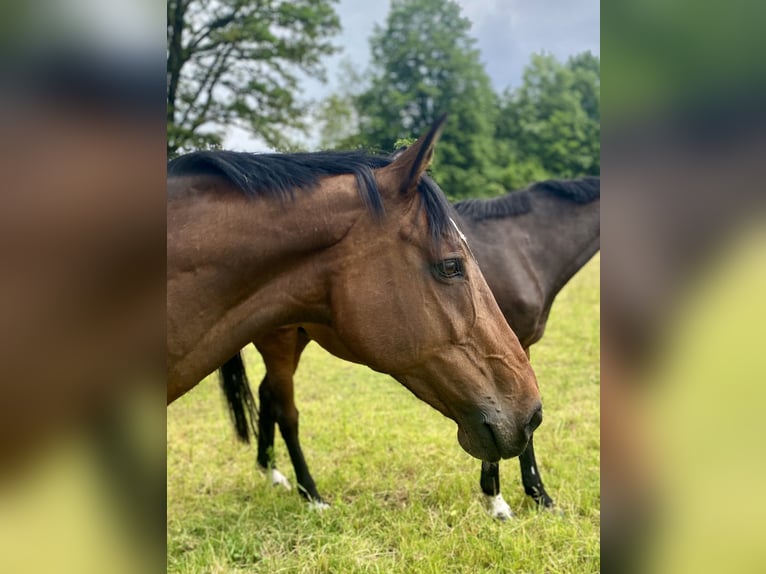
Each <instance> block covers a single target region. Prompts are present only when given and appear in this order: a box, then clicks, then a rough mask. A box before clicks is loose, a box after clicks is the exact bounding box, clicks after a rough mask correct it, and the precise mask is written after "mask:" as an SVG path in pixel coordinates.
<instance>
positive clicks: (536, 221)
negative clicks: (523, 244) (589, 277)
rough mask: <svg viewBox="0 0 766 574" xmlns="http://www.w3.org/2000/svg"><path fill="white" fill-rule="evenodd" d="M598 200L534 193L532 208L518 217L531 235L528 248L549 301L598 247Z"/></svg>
mask: <svg viewBox="0 0 766 574" xmlns="http://www.w3.org/2000/svg"><path fill="white" fill-rule="evenodd" d="M600 204H601V202H600V200H595V201H592V202H590V203H585V204H581V203H574V202H572V201H570V200H567V199H561V198H558V197H555V196H550V195H544V196H543V195H536V194H535V195H533V197H532V211H531V212H530V213H529V214H527V215H526V216H524V217H522V219H521V220H520V225H521V226H523V227H524V228H525V230H526V231H527V233H528V234H529V237H530V242H529V249H530V256H531V257H532V260H533V261H539V262H541V263H544V265H540V266H538V271H539V274H540V277H541V278H542V282H543V284H544V285H546V288H547V292H548V295H549V297H548V300H549V301H550V300H552V299H553V297H555V295H556V294H557V293H558V292H559V291H560V290H561V289H562V288H563V287H564V285H566V284H567V282H568V281H569V280H570V279H571V278H572V277H573V276H574V275H575V273H577V272H578V271H579V270H580V269H581V268H582V266H583V265H585V264H586V263H587V262H588V261H589V260H590V259H591V257H593V255H595V253H596V252H597V251H598V250H599V248H600V245H601V222H600Z"/></svg>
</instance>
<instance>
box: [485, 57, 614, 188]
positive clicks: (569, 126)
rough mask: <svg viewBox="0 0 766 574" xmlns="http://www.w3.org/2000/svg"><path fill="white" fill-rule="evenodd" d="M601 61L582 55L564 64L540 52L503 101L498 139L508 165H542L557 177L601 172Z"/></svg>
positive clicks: (542, 169)
mask: <svg viewBox="0 0 766 574" xmlns="http://www.w3.org/2000/svg"><path fill="white" fill-rule="evenodd" d="M599 66H600V64H599V60H598V58H597V57H596V56H593V55H592V54H590V53H589V52H588V53H583V54H579V55H577V56H574V57H572V58H570V59H569V61H568V62H567V63H566V64H561V63H559V62H558V61H557V60H556V58H554V57H553V56H551V55H544V54H535V55H533V56H532V59H531V62H530V64H529V66H527V68H526V69H525V71H524V80H523V83H522V85H521V86H520V87H519V88H518V89H516V90H513V91H508V90H507V91H506V92H505V93H504V94H503V96H502V98H501V102H500V118H499V121H498V124H497V131H496V138H497V140H498V141H499V142H503V143H502V145H503V146H504V148H505V150H506V151H505V153H506V154H507V156H508V160H507V162H506V163H507V164H508V165H511V164H513V163H516V164H520V165H526V166H529V165H530V163H531V164H537V165H538V167H539V168H540V169H541V171H542V172H544V173H545V174H547V175H549V176H553V177H577V176H581V175H588V174H590V175H596V174H598V173H599V171H600V167H601V161H600V121H601V111H600V96H599V87H600V72H599Z"/></svg>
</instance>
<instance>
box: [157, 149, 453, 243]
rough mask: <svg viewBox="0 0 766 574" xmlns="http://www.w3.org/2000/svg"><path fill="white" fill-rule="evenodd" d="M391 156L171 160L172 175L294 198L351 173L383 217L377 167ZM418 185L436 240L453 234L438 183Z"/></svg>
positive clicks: (239, 155)
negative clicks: (211, 179) (216, 180)
mask: <svg viewBox="0 0 766 574" xmlns="http://www.w3.org/2000/svg"><path fill="white" fill-rule="evenodd" d="M392 161H393V157H387V156H381V155H374V154H370V153H368V152H365V151H362V150H357V151H340V152H337V151H330V152H310V153H290V154H276V153H268V154H266V153H248V152H232V151H219V150H216V151H197V152H192V153H189V154H185V155H182V156H180V157H177V158H175V159H173V160H172V161H170V162H169V163H168V177H181V176H194V175H197V176H204V175H213V176H217V177H222V178H224V179H225V180H226V181H228V182H229V183H230V184H231V185H232V186H233V187H234V188H235V189H237V190H238V191H240V192H242V193H243V194H244V195H246V196H247V197H251V198H259V197H273V198H278V199H280V200H282V201H285V202H293V201H295V199H296V192H312V191H314V190H315V189H316V188H317V187H319V183H320V180H321V179H322V178H324V177H332V176H338V175H348V174H352V175H354V177H355V179H356V185H357V190H358V192H359V195H360V197H361V199H362V201H363V203H364V204H365V206H366V207H367V208H368V209H369V210H370V212H371V213H373V214H374V215H375V216H376V217H383V216H384V215H385V210H384V206H383V201H382V198H381V195H380V190H379V188H378V183H377V180H376V179H375V173H374V170H375V169H379V168H382V167H385V166H387V165H389V164H390V163H391V162H392ZM417 189H418V194H419V197H420V199H421V207H422V209H423V210H424V212H425V214H426V220H427V222H428V228H429V233H430V236H431V240H432V242H434V243H435V244H438V243H439V242H440V241H441V240H442V238H445V237H448V238H454V232H453V230H452V228H451V226H450V225H449V213H450V204H449V202H448V201H447V199H446V197H445V196H444V193H443V192H442V190H441V189H440V188H439V186H438V185H436V183H435V182H434V181H433V180H432V179H431V178H429V177H428V176H426V175H424V176H422V177H421V178H420V180H419V181H418V187H417Z"/></svg>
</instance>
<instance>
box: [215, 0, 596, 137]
mask: <svg viewBox="0 0 766 574" xmlns="http://www.w3.org/2000/svg"><path fill="white" fill-rule="evenodd" d="M457 3H458V4H459V5H460V6H461V8H462V13H463V16H465V17H467V18H468V19H469V20H470V21H471V22H472V24H473V25H472V28H471V35H472V36H473V37H474V38H476V40H477V44H476V46H477V48H478V49H479V50H480V52H481V61H482V63H483V64H484V67H485V69H486V71H487V73H488V74H489V77H490V79H491V80H492V84H493V86H494V88H495V90H497V91H502V90H503V89H505V88H508V87H515V86H518V85H519V84H520V83H521V77H522V73H523V71H524V66H526V64H527V63H528V62H529V58H530V56H531V55H532V54H533V53H535V52H541V51H545V52H547V53H551V54H553V55H554V56H556V57H557V58H558V59H559V60H561V61H563V60H566V59H567V58H568V57H569V56H571V55H573V54H577V53H580V52H584V51H587V50H590V51H591V52H593V53H594V54H596V55H599V54H600V50H599V27H600V10H599V0H457ZM389 6H390V2H389V1H388V0H382V1H374V0H340V2H339V3H338V4H337V7H336V10H337V12H338V15H339V16H340V20H341V26H342V27H343V31H342V32H341V34H340V35H339V36H338V38H337V44H338V45H339V46H341V47H342V51H341V52H340V53H339V54H336V55H335V56H333V57H331V58H328V59H327V60H326V69H327V78H328V80H329V81H328V83H327V84H326V85H322V84H321V83H320V82H318V81H315V80H306V81H305V82H304V85H303V89H304V95H305V97H308V98H311V99H314V100H319V99H321V98H323V97H325V96H327V95H328V94H330V93H331V92H332V91H333V88H334V87H336V86H338V82H339V81H342V79H339V78H338V75H339V74H338V70H339V66H340V62H341V61H343V60H344V59H345V60H350V61H351V62H352V63H353V64H354V66H355V67H356V68H357V69H360V70H361V69H364V68H365V67H366V66H367V64H368V63H369V60H370V45H369V38H370V35H371V34H372V30H373V27H374V25H375V24H376V23H377V24H379V25H381V26H383V25H384V24H385V21H386V16H387V15H388V10H389ZM225 146H226V147H228V148H229V149H239V150H248V151H266V148H264V147H263V144H261V143H259V142H257V141H256V140H254V139H252V138H251V137H249V136H248V135H247V134H245V133H244V132H240V131H237V132H232V133H231V134H229V136H228V137H227V138H226V141H225Z"/></svg>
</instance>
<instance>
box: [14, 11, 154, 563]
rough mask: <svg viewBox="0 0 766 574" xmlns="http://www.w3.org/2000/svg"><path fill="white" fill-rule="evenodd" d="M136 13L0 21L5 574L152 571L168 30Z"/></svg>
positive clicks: (24, 15) (25, 14)
mask: <svg viewBox="0 0 766 574" xmlns="http://www.w3.org/2000/svg"><path fill="white" fill-rule="evenodd" d="M147 6H148V5H141V4H139V5H135V4H133V3H126V2H122V3H118V2H89V1H85V2H71V1H61V2H34V1H32V2H24V3H19V4H13V5H8V4H5V5H3V6H2V20H3V24H4V27H3V31H4V33H3V39H2V52H1V53H0V104H1V105H0V130H2V138H0V174H2V176H1V181H2V183H1V184H0V185H1V186H2V194H1V195H0V275H2V281H0V365H2V368H3V379H2V383H1V384H0V571H2V572H14V573H24V572H34V573H38V572H78V573H81V572H122V571H126V572H127V571H135V572H149V571H160V570H161V569H162V568H163V567H164V514H165V512H164V487H163V486H162V483H163V478H164V458H163V457H164V438H163V437H164V404H163V403H162V402H161V398H160V397H161V396H162V395H163V394H164V393H163V391H162V386H163V385H162V379H163V371H164V359H163V347H164V344H163V343H164V328H165V326H164V322H165V321H164V304H165V297H164V259H165V207H164V205H165V153H164V140H165V137H164V93H165V78H164V47H163V45H162V43H161V40H160V39H161V38H163V36H162V33H163V27H164V23H163V18H162V14H163V13H162V12H157V11H155V13H154V14H149V13H147V11H146V7H147ZM152 38H155V40H157V41H155V42H154V43H153V42H152Z"/></svg>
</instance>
